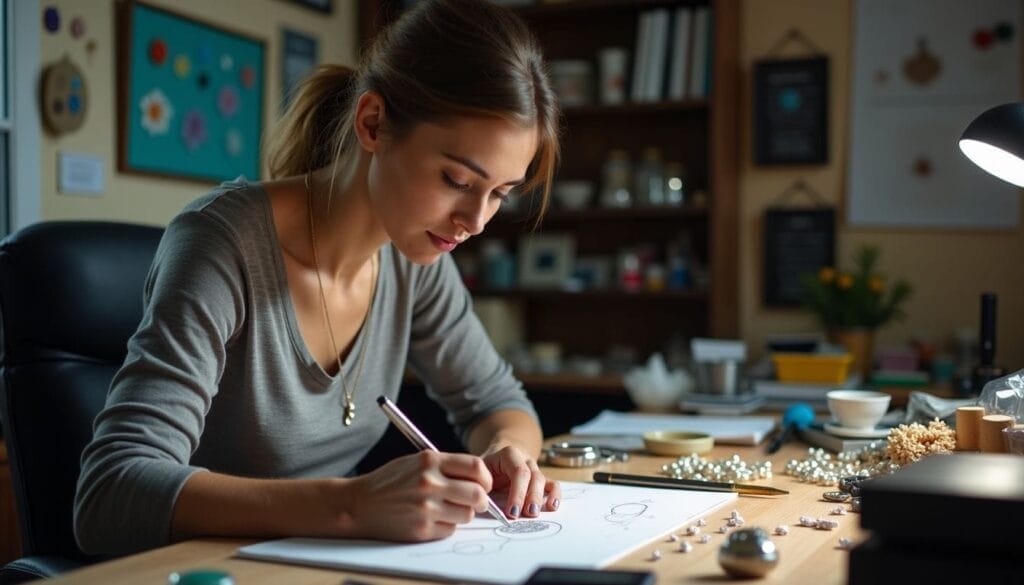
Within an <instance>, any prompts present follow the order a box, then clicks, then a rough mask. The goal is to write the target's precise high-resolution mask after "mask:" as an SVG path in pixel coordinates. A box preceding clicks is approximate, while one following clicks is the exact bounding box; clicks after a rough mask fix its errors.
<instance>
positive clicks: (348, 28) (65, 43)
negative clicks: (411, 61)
mask: <svg viewBox="0 0 1024 585" xmlns="http://www.w3.org/2000/svg"><path fill="white" fill-rule="evenodd" d="M148 1H149V3H150V4H153V5H155V6H162V7H166V8H169V9H171V10H174V11H176V12H178V13H180V14H183V15H186V16H191V17H195V18H198V19H200V20H204V21H206V22H209V23H211V24H215V25H218V26H222V27H224V28H227V29H230V30H235V31H238V32H241V33H244V34H248V35H250V36H254V37H258V38H260V39H262V40H263V41H264V43H265V45H264V48H265V49H264V50H265V63H266V64H265V66H266V80H267V81H266V85H265V87H264V88H263V89H264V91H265V92H266V94H265V95H266V100H265V104H264V132H265V133H266V131H267V130H269V129H271V128H272V124H273V123H274V121H275V120H276V118H277V115H278V111H279V108H278V100H279V99H280V97H279V96H280V95H281V91H280V80H281V74H280V71H281V28H282V27H283V26H288V27H289V28H291V29H294V30H297V31H301V32H305V33H307V34H311V35H313V36H315V37H317V39H318V40H319V42H320V58H321V60H322V61H325V62H335V63H345V64H352V63H354V62H355V54H356V0H335V2H334V4H335V9H334V12H333V14H331V15H330V16H326V15H324V14H323V13H321V12H316V11H314V10H309V9H306V8H303V7H302V6H300V5H298V4H294V3H291V2H288V1H286V0H148ZM43 4H44V5H46V6H51V5H52V6H56V7H57V8H58V9H59V10H60V13H61V16H62V27H61V30H60V32H58V33H57V34H52V35H51V34H48V33H46V32H43V33H42V52H41V56H40V57H41V60H42V64H43V66H45V65H47V64H49V63H50V62H52V61H54V60H56V59H59V58H60V57H61V56H63V55H65V54H67V55H68V56H69V57H70V58H71V59H72V61H74V62H75V63H76V64H77V65H78V67H79V68H80V69H81V70H82V73H83V74H84V76H85V79H86V83H87V84H88V89H89V100H90V105H89V111H88V113H87V116H86V119H85V122H84V124H83V125H82V127H81V128H80V129H79V130H77V131H76V132H72V133H70V134H65V135H63V136H60V137H58V138H54V137H52V136H48V135H45V134H44V136H43V139H42V153H41V160H40V164H41V166H42V170H43V172H42V205H41V213H42V218H43V219H119V220H126V221H133V222H140V223H154V224H165V223H167V221H169V220H170V218H171V217H172V216H173V215H174V214H175V213H176V212H177V211H178V210H180V209H181V207H182V206H183V205H184V204H185V203H187V202H188V201H190V200H192V199H194V198H195V197H197V196H198V195H200V194H201V193H202V192H203V191H205V190H207V189H208V188H209V185H205V184H202V183H195V182H189V181H175V180H167V179H154V178H151V177H145V176H141V175H130V174H121V173H118V172H117V170H116V169H117V140H116V128H117V118H116V112H115V108H116V102H117V100H116V95H115V93H114V92H115V87H116V71H115V66H114V63H115V58H114V41H113V39H114V38H115V34H114V33H115V31H114V5H115V2H114V0H50V1H48V2H45V3H43ZM79 15H80V16H82V17H83V19H84V20H85V23H86V34H85V35H84V36H83V37H82V38H81V39H73V38H72V37H71V35H70V34H69V33H68V26H69V23H70V22H71V19H72V18H74V17H75V16H79ZM40 21H41V18H40ZM87 39H94V40H95V42H96V49H95V50H94V51H93V53H92V56H91V57H89V56H88V54H87V53H86V49H85V44H86V40H87ZM62 150H67V151H71V152H76V153H82V154H89V155H92V156H96V157H100V158H102V159H103V160H104V161H105V169H104V173H105V178H106V192H105V193H104V194H103V196H102V197H96V198H92V197H81V196H73V195H63V194H59V193H57V180H56V169H57V153H58V152H60V151H62Z"/></svg>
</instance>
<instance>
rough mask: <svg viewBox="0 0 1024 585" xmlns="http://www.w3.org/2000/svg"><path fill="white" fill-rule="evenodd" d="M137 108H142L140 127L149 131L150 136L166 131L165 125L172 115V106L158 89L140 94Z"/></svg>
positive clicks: (167, 124) (168, 122)
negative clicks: (140, 98) (140, 97)
mask: <svg viewBox="0 0 1024 585" xmlns="http://www.w3.org/2000/svg"><path fill="white" fill-rule="evenodd" d="M139 109H140V110H142V127H143V128H144V129H145V130H146V132H149V135H150V136H159V135H161V134H166V133H167V127H168V126H169V125H170V123H171V118H173V117H174V108H173V107H171V103H170V102H168V101H167V96H165V95H164V92H162V91H160V90H159V89H153V90H151V91H150V92H149V93H147V94H146V95H144V96H142V100H140V101H139Z"/></svg>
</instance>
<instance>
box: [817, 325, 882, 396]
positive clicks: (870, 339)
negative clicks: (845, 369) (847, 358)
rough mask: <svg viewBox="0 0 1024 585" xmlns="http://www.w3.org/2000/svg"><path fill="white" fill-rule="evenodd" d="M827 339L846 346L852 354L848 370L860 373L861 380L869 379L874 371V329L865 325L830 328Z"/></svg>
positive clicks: (866, 380)
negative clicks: (850, 327) (849, 327)
mask: <svg viewBox="0 0 1024 585" xmlns="http://www.w3.org/2000/svg"><path fill="white" fill-rule="evenodd" d="M828 339H829V341H831V342H832V343H837V344H839V345H842V346H843V347H845V348H846V351H848V352H850V355H852V356H853V363H852V364H850V371H851V372H856V373H858V374H860V376H861V381H862V382H864V383H866V382H868V381H870V380H871V373H872V371H874V365H875V363H874V358H875V356H874V351H875V331H874V330H873V329H867V328H865V327H855V328H852V329H831V330H829V332H828Z"/></svg>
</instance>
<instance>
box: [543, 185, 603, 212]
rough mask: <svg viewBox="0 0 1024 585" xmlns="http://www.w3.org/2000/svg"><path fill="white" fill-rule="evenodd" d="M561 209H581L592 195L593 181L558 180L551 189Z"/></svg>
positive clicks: (587, 203) (588, 202)
mask: <svg viewBox="0 0 1024 585" xmlns="http://www.w3.org/2000/svg"><path fill="white" fill-rule="evenodd" d="M552 191H553V192H554V195H555V199H556V200H557V201H558V204H559V205H560V206H561V207H562V208H563V209H583V208H584V207H586V206H587V205H589V204H590V199H591V198H592V197H593V196H594V191H595V189H594V183H592V182H590V181H558V182H556V183H555V185H554V188H553V189H552Z"/></svg>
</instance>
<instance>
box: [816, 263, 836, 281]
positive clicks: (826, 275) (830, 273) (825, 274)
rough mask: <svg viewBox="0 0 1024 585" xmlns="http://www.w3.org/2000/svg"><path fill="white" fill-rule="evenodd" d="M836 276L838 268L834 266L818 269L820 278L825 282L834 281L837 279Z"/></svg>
mask: <svg viewBox="0 0 1024 585" xmlns="http://www.w3.org/2000/svg"><path fill="white" fill-rule="evenodd" d="M835 278H836V270H835V268H832V267H830V266H825V267H824V268H822V269H821V270H819V271H818V280H820V281H821V282H824V283H825V284H828V283H830V282H832V281H833V280H835Z"/></svg>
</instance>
